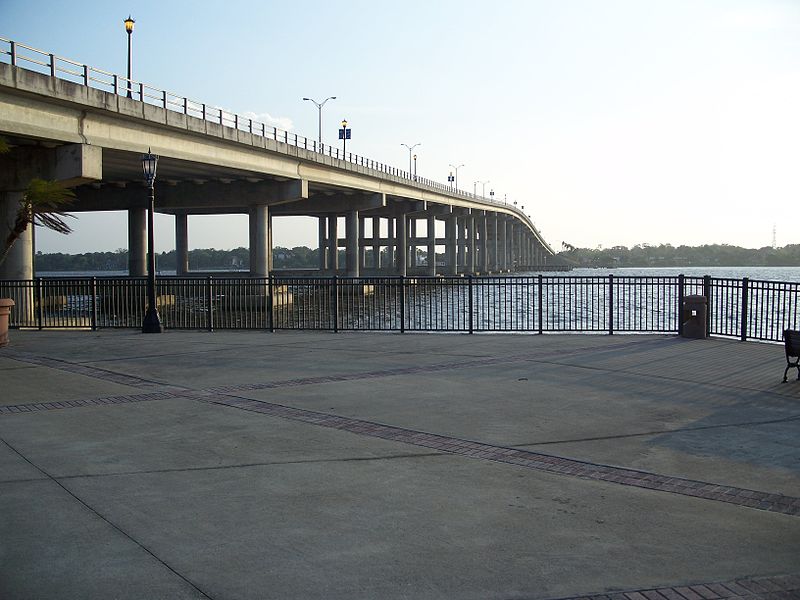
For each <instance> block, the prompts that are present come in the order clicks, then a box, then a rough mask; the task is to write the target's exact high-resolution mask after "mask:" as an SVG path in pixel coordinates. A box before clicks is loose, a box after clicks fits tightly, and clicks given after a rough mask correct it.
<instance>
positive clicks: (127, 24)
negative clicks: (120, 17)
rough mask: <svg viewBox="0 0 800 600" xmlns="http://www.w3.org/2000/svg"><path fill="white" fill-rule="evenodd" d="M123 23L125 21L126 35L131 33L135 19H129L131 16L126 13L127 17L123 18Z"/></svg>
mask: <svg viewBox="0 0 800 600" xmlns="http://www.w3.org/2000/svg"><path fill="white" fill-rule="evenodd" d="M123 23H125V31H127V32H128V35H130V34H132V33H133V24H134V23H136V21H134V20H133V19H131V16H130V15H128V18H127V19H125V20H124V21H123Z"/></svg>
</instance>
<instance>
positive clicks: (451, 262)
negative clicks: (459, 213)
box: [444, 216, 458, 275]
mask: <svg viewBox="0 0 800 600" xmlns="http://www.w3.org/2000/svg"><path fill="white" fill-rule="evenodd" d="M457 230H458V217H456V216H450V217H447V219H446V220H445V222H444V237H445V240H446V241H445V243H446V246H445V256H446V262H447V271H446V273H447V274H448V275H458V263H457V262H456V257H457V256H458V251H457V249H456V242H457V240H456V233H457Z"/></svg>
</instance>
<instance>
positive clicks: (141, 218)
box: [0, 137, 548, 279]
mask: <svg viewBox="0 0 800 600" xmlns="http://www.w3.org/2000/svg"><path fill="white" fill-rule="evenodd" d="M8 141H9V145H10V146H11V151H10V152H9V153H8V154H5V155H3V156H2V157H0V228H3V230H4V231H5V227H6V226H9V225H10V224H12V223H13V217H14V215H15V212H16V207H17V206H18V204H19V201H20V199H21V197H22V190H23V189H24V188H25V186H26V185H27V184H28V182H29V181H30V180H31V179H32V178H33V177H40V178H45V179H54V180H58V181H60V182H62V183H63V185H64V186H66V187H71V188H72V190H73V191H74V193H75V195H76V198H75V200H74V202H73V204H72V205H71V207H70V209H69V210H70V212H72V213H81V212H88V211H120V210H125V211H127V212H128V223H129V226H128V249H129V273H130V275H132V276H141V275H144V274H145V271H146V264H147V263H146V240H147V231H146V223H147V219H146V206H147V202H148V192H147V188H146V187H145V185H144V183H143V178H142V174H141V160H140V158H141V155H140V154H139V153H134V152H127V151H122V150H116V149H107V148H98V147H96V146H91V145H87V144H59V143H53V142H42V141H41V140H35V139H26V138H24V137H11V138H10V139H8ZM155 198H156V200H155V208H156V211H157V212H160V213H166V214H171V215H174V217H175V240H176V254H177V259H178V260H177V265H178V268H177V273H178V274H179V275H182V274H187V273H189V269H190V265H189V260H188V258H189V249H188V240H189V231H188V216H189V215H209V214H246V215H248V218H249V232H250V244H249V247H250V274H252V275H254V276H263V275H266V274H268V273H269V272H271V270H272V223H273V217H278V216H311V217H315V218H316V219H317V220H318V241H319V248H320V252H319V265H318V271H319V273H320V274H328V275H329V274H341V275H347V276H356V277H357V276H360V275H378V274H381V275H406V274H417V275H437V274H443V275H457V274H462V273H463V274H486V273H502V272H509V271H515V270H517V271H520V270H530V269H535V268H537V267H540V266H543V265H545V264H546V261H547V256H548V253H547V252H546V250H545V248H544V247H543V246H542V245H541V244H540V243H539V242H538V240H537V239H536V238H535V237H534V236H532V235H530V232H529V230H528V229H527V228H526V227H524V226H523V225H522V224H521V223H520V222H519V221H518V220H517V219H515V218H513V217H512V216H510V215H508V214H503V213H501V212H497V211H492V210H481V209H476V208H464V207H457V206H453V205H446V204H437V203H433V202H426V201H420V200H415V199H409V198H404V197H402V196H397V195H391V194H386V193H381V192H373V191H362V190H359V189H353V188H349V187H344V186H336V185H331V184H327V183H318V182H312V181H309V180H307V179H302V178H289V177H284V176H271V175H265V174H264V173H254V172H251V171H247V170H241V169H235V168H231V167H226V166H217V165H209V164H200V163H196V162H191V161H187V160H181V159H176V158H170V157H162V158H161V159H160V160H159V162H158V172H157V178H156V184H155ZM340 217H343V218H344V224H345V226H344V231H342V230H341V227H340ZM437 231H438V235H437ZM442 233H443V235H442ZM342 250H344V252H341V251H342ZM33 254H34V248H33V236H32V233H31V232H30V231H26V233H25V234H24V235H23V236H22V238H21V239H20V240H19V241H18V242H17V244H15V247H14V248H13V250H12V252H11V254H10V255H9V257H8V258H7V260H6V262H5V263H4V264H3V265H1V266H0V279H31V278H32V277H33V259H32V257H33ZM340 254H342V257H341V258H343V260H341V259H340ZM340 263H343V264H340Z"/></svg>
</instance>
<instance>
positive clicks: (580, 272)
mask: <svg viewBox="0 0 800 600" xmlns="http://www.w3.org/2000/svg"><path fill="white" fill-rule="evenodd" d="M208 273H209V271H204V272H203V275H206V274H208ZM221 273H225V274H226V275H227V274H229V273H230V271H222V272H221ZM158 274H159V275H163V276H174V275H175V271H160V272H159V273H158ZM534 274H538V273H537V272H535V271H534V272H531V273H515V274H514V275H519V276H523V275H534ZM544 274H545V275H548V276H562V275H563V276H567V277H569V276H573V277H606V276H608V275H618V276H620V277H670V276H675V275H681V274H683V275H686V276H687V277H702V276H704V275H710V276H711V277H716V278H720V279H729V278H730V279H742V278H743V277H748V278H750V279H755V280H760V281H789V282H794V283H800V267H664V268H652V269H649V268H639V267H630V268H620V269H573V270H572V271H564V272H563V273H553V272H547V273H544ZM127 275H128V272H127V271H39V272H37V273H36V276H37V277H126V276H127ZM190 276H191V275H190Z"/></svg>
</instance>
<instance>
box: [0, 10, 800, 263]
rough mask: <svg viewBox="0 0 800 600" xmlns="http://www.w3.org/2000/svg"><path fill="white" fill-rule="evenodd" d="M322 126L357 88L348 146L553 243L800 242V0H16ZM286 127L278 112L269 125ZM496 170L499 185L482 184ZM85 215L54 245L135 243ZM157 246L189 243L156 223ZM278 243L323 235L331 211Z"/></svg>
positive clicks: (209, 85) (115, 47) (146, 66)
mask: <svg viewBox="0 0 800 600" xmlns="http://www.w3.org/2000/svg"><path fill="white" fill-rule="evenodd" d="M129 13H130V14H131V15H132V16H133V18H134V19H135V20H136V29H135V32H134V39H133V42H134V65H133V77H134V78H135V79H137V80H141V81H144V82H146V83H148V84H152V85H154V86H156V87H158V88H163V89H168V90H170V91H173V92H176V93H180V94H181V95H186V96H189V97H190V98H193V99H197V100H201V101H204V102H206V103H208V104H212V105H218V106H222V107H225V108H227V109H230V110H233V111H236V112H240V113H242V114H245V113H253V114H255V115H259V116H260V117H261V118H263V119H265V120H269V119H272V120H275V122H277V123H279V124H280V126H281V127H288V128H290V130H292V131H296V132H298V133H300V134H304V135H308V136H310V137H312V138H313V137H315V135H316V130H317V112H316V109H315V108H314V107H313V106H312V105H311V104H310V103H308V102H302V101H301V98H302V97H303V96H310V97H313V98H317V99H322V98H325V97H326V96H334V95H335V96H337V97H338V99H337V100H335V101H331V102H329V103H328V104H327V106H326V107H325V112H324V115H325V117H326V121H325V124H324V133H323V135H324V136H325V138H326V141H334V140H335V137H336V128H337V124H338V122H339V121H340V120H341V119H342V117H346V118H347V119H348V121H349V123H350V125H351V127H352V131H353V139H352V141H351V142H350V143H348V149H352V151H353V152H356V153H359V154H363V155H366V156H368V157H371V158H374V159H376V160H379V161H382V162H388V163H391V164H395V165H397V166H398V167H405V166H407V164H408V152H407V150H406V149H405V148H403V147H402V146H401V143H407V144H414V143H417V142H421V143H422V145H421V146H420V147H419V148H417V153H418V156H419V159H418V171H419V174H420V175H422V176H425V177H430V178H433V179H437V180H439V181H442V182H445V181H446V179H447V175H448V172H449V170H450V169H449V167H448V165H449V164H451V163H452V164H460V163H464V165H465V166H464V167H463V168H462V169H461V170H460V172H459V184H460V187H461V188H462V189H467V190H469V191H472V189H473V182H474V181H476V180H479V181H484V180H489V181H490V183H489V184H487V186H486V191H487V194H488V191H489V190H490V189H494V191H495V194H496V197H497V198H500V199H502V198H504V197H505V196H506V195H507V197H508V199H509V201H513V200H516V201H517V202H518V203H519V204H522V205H524V206H525V210H526V212H528V213H529V214H530V215H531V216H532V218H533V220H534V222H535V223H536V225H537V227H539V228H540V229H541V230H542V232H543V234H544V236H545V238H546V239H547V240H548V242H549V243H550V245H551V246H552V247H553V248H554V249H556V250H558V249H560V248H561V243H562V241H567V242H569V243H571V244H573V245H575V246H581V247H596V246H598V245H602V246H603V247H608V246H613V245H617V244H619V245H626V246H632V245H635V244H641V243H648V244H660V243H671V244H673V245H679V244H691V245H697V244H703V243H727V244H734V245H741V246H746V247H761V246H767V245H770V244H771V243H772V231H773V226H776V227H777V241H778V245H779V246H783V245H785V244H789V243H800V227H798V225H797V223H798V221H797V211H798V205H799V203H800V108H798V107H800V1H797V0H793V1H789V0H785V1H779V0H740V1H739V0H718V1H715V0H602V1H599V0H547V1H544V0H541V1H536V0H524V1H523V0H496V1H494V2H476V1H469V0H437V1H436V2H431V1H430V0H403V1H402V2H388V1H382V0H365V1H353V0H342V1H339V2H330V1H322V0H320V1H316V0H313V1H312V0H295V1H293V2H285V1H282V2H277V1H264V2H243V1H240V0H227V1H225V2H207V1H204V0H194V1H193V2H180V1H170V2H165V1H160V2H153V1H150V0H140V1H138V2H136V3H121V2H115V1H109V0H106V1H102V2H100V1H97V2H93V1H92V2H80V1H77V0H76V1H73V2H51V1H48V2H44V1H41V0H0V36H2V37H6V38H10V39H13V40H16V41H19V42H22V43H26V44H29V45H33V46H35V47H38V48H40V49H43V50H48V51H50V52H53V53H55V54H58V55H59V56H63V57H67V58H71V59H73V60H76V61H80V62H83V63H87V64H91V65H93V66H96V67H98V68H102V69H105V70H109V71H114V72H118V73H121V74H124V72H125V69H126V43H127V42H126V34H125V31H124V27H123V24H122V21H123V19H124V18H125V17H127V16H128V14H129ZM270 122H272V121H270ZM481 189H482V186H480V185H479V186H478V191H480V190H481ZM212 221H213V220H212V219H210V218H201V217H194V218H190V221H189V227H190V232H189V236H190V246H191V247H216V248H231V247H236V246H243V245H246V244H247V225H246V221H245V220H244V217H225V218H224V219H223V220H222V221H216V223H217V224H219V223H221V224H222V225H223V226H222V227H215V226H212ZM125 223H126V221H125V218H124V216H123V215H122V214H119V213H115V214H105V215H102V214H93V215H81V216H80V220H79V221H78V223H77V227H76V232H75V233H74V234H73V235H71V236H69V237H66V238H64V237H60V236H57V235H56V234H51V233H49V232H43V233H40V234H39V235H38V239H37V248H38V249H39V250H42V251H44V252H50V251H64V252H82V251H94V250H113V249H116V248H119V247H124V246H125V245H126V235H127V233H126V231H127V230H126V224H125ZM156 235H157V239H158V241H157V247H158V249H159V250H164V249H170V248H172V247H173V244H174V232H173V225H172V222H171V219H170V218H168V217H160V218H159V219H158V220H157V231H156ZM274 242H275V244H276V245H283V246H294V245H301V244H302V245H309V246H316V226H315V225H314V224H313V223H312V222H310V220H305V221H303V220H291V221H289V220H286V219H276V220H275V239H274Z"/></svg>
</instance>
